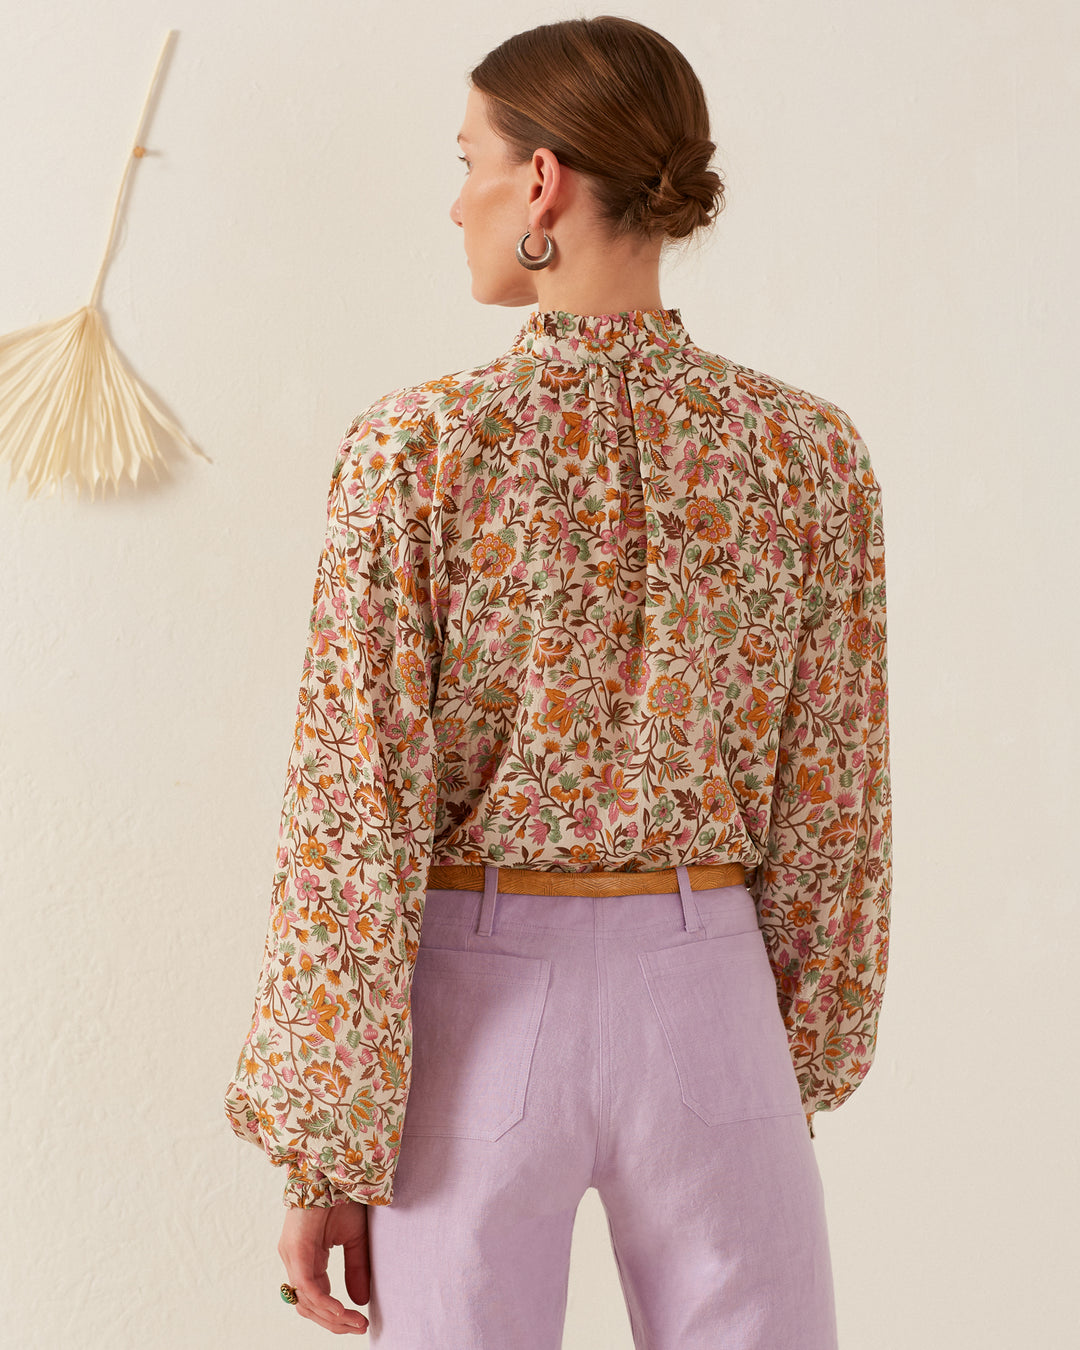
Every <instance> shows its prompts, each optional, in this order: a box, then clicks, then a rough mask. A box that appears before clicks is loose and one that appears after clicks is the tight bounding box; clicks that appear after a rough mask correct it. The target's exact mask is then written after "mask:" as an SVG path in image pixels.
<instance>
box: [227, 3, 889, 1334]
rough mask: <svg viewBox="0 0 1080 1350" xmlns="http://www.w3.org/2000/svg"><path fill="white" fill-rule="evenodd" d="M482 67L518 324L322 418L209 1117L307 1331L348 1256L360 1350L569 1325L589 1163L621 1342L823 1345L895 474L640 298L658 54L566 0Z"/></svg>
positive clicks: (700, 221)
mask: <svg viewBox="0 0 1080 1350" xmlns="http://www.w3.org/2000/svg"><path fill="white" fill-rule="evenodd" d="M470 78H471V82H472V88H471V89H470V90H469V93H468V99H467V106H466V110H465V117H464V121H463V124H462V127H461V131H460V134H459V138H458V139H459V142H460V145H461V148H462V158H463V159H464V161H465V172H466V177H465V181H464V183H463V185H462V188H461V193H460V196H459V198H458V200H457V201H455V202H454V204H453V206H452V208H451V212H450V214H451V218H452V219H453V220H454V222H455V223H456V224H457V225H459V226H461V227H462V229H463V231H464V245H465V253H466V257H467V260H468V263H469V266H470V268H471V270H472V288H473V295H474V297H475V298H476V299H477V300H478V301H480V302H481V303H482V304H498V305H509V306H515V305H535V306H536V308H535V309H534V310H533V311H532V312H531V313H530V314H529V316H528V318H527V319H526V320H525V322H524V324H523V325H522V327H521V329H520V331H519V332H518V334H517V335H516V337H515V338H514V340H513V342H512V343H511V345H510V346H509V348H508V349H507V350H506V351H505V352H503V353H501V354H500V355H499V356H497V357H496V358H494V359H493V360H491V361H489V362H486V363H484V364H483V365H480V366H478V367H475V368H473V369H469V370H465V371H459V372H455V373H453V374H450V375H446V376H443V377H442V378H439V379H435V380H430V381H428V382H426V383H422V384H418V385H412V386H408V387H406V388H402V389H397V390H394V391H393V392H391V393H389V394H387V395H385V396H384V397H382V398H380V399H378V400H377V401H376V402H375V403H374V404H373V405H372V406H371V407H370V408H368V409H366V410H365V411H364V412H363V413H362V414H361V415H360V416H358V417H357V418H356V419H355V420H354V421H353V423H352V425H351V426H350V427H349V429H348V431H347V433H346V435H345V438H344V440H343V442H342V444H341V446H340V447H339V450H338V455H337V459H336V462H335V464H334V470H333V474H332V477H331V485H330V494H329V499H328V503H327V534H326V543H325V547H324V549H323V553H322V556H321V558H320V562H319V568H318V575H317V578H316V584H315V592H314V604H313V609H312V615H311V627H310V642H309V644H308V649H307V654H306V658H305V663H304V671H303V683H302V687H301V692H300V703H299V709H298V717H297V724H296V736H295V741H294V746H293V752H292V756H291V759H290V765H289V774H288V784H287V791H286V798H285V805H284V809H283V811H282V816H281V825H280V835H279V850H278V872H277V875H276V878H275V884H274V895H273V905H272V913H271V920H270V926H269V931H268V935H267V941H266V947H265V951H264V959H263V968H262V974H261V978H260V982H259V986H258V991H257V996H256V1003H255V1012H254V1016H253V1019H252V1025H251V1030H250V1034H249V1035H248V1038H247V1041H246V1043H245V1045H244V1048H243V1050H242V1052H241V1054H240V1058H239V1062H238V1065H237V1070H236V1076H235V1078H234V1080H233V1081H232V1082H231V1083H230V1084H229V1089H228V1094H227V1098H226V1110H227V1113H228V1118H229V1120H230V1123H231V1124H232V1127H233V1129H234V1130H235V1131H236V1133H237V1135H238V1136H239V1137H240V1138H242V1139H247V1140H250V1141H251V1142H254V1143H256V1144H257V1145H259V1146H260V1147H261V1148H263V1149H265V1151H266V1152H267V1154H268V1155H269V1157H270V1158H271V1159H272V1161H273V1162H274V1163H276V1164H280V1165H284V1166H286V1167H287V1168H288V1182H287V1184H286V1188H285V1204H286V1206H287V1215H286V1221H285V1227H284V1231H283V1233H282V1236H281V1240H280V1242H279V1245H278V1251H279V1253H280V1255H281V1258H282V1260H283V1262H284V1265H285V1268H286V1270H287V1273H288V1279H289V1283H288V1284H287V1285H283V1286H282V1295H283V1297H285V1298H286V1300H287V1301H293V1302H295V1306H296V1308H297V1311H298V1312H299V1313H300V1314H301V1315H302V1316H304V1317H306V1318H308V1319H310V1320H311V1321H314V1322H317V1323H319V1324H320V1325H321V1326H325V1327H327V1328H329V1329H331V1330H334V1331H337V1332H343V1331H364V1330H366V1329H367V1325H368V1324H367V1319H366V1318H365V1317H364V1316H363V1315H362V1314H360V1313H358V1312H356V1311H354V1310H352V1309H346V1308H345V1306H344V1305H343V1304H342V1303H341V1302H340V1301H339V1300H338V1299H336V1298H335V1297H333V1296H332V1294H331V1293H330V1281H329V1278H328V1276H327V1256H328V1251H329V1248H330V1247H331V1246H333V1245H337V1244H340V1245H342V1246H343V1247H344V1249H345V1288H346V1290H347V1292H348V1294H349V1296H350V1298H351V1299H352V1300H353V1301H354V1302H355V1303H358V1304H369V1305H370V1313H371V1333H372V1337H373V1341H374V1342H375V1343H377V1344H383V1345H386V1346H388V1347H392V1350H407V1348H408V1350H411V1348H412V1347H421V1346H422V1347H424V1348H425V1350H429V1348H430V1350H433V1348H434V1347H442V1346H445V1347H453V1348H454V1350H467V1348H468V1347H473V1346H476V1347H479V1346H487V1345H498V1346H500V1347H501V1348H502V1350H526V1348H528V1350H550V1348H553V1347H556V1346H558V1345H559V1344H560V1341H561V1335H562V1327H563V1317H564V1313H565V1304H566V1289H567V1274H568V1259H569V1251H570V1241H571V1232H572V1228H573V1220H574V1214H575V1210H576V1207H577V1204H578V1202H579V1200H580V1197H581V1195H582V1194H583V1193H584V1191H585V1189H587V1188H588V1187H589V1186H590V1185H592V1186H596V1188H597V1189H598V1191H599V1193H600V1196H601V1199H602V1201H603V1203H604V1206H605V1210H606V1212H607V1215H608V1221H609V1225H610V1228H611V1235H612V1242H613V1247H614V1251H615V1255H616V1259H617V1262H618V1268H619V1273H620V1278H621V1280H622V1285H623V1289H624V1291H625V1295H626V1300H627V1307H628V1311H629V1315H630V1319H631V1323H632V1326H633V1332H634V1339H635V1344H637V1345H639V1346H642V1347H644V1346H649V1347H650V1350H675V1348H676V1347H678V1350H695V1348H696V1347H706V1346H708V1347H710V1350H712V1348H713V1347H715V1346H717V1345H720V1344H723V1345H725V1346H727V1347H730V1348H731V1350H735V1348H736V1347H738V1348H739V1350H750V1348H751V1347H753V1348H754V1350H766V1348H767V1350H827V1347H833V1346H835V1344H836V1329H835V1313H834V1306H833V1288H832V1277H831V1267H830V1260H829V1248H828V1236H827V1231H826V1224H825V1214H824V1207H823V1196H822V1187H821V1180H820V1176H819V1173H818V1170H817V1165H816V1160H815V1157H814V1152H813V1145H812V1142H811V1139H812V1134H813V1131H812V1128H811V1119H812V1115H813V1113H814V1112H815V1111H827V1110H833V1109H835V1108H836V1107H837V1106H839V1105H841V1104H842V1103H843V1102H845V1101H846V1100H847V1099H848V1097H849V1096H850V1095H851V1093H852V1092H853V1091H854V1090H855V1088H856V1087H857V1086H858V1084H859V1083H860V1082H861V1081H862V1080H863V1078H864V1077H865V1076H866V1073H867V1071H868V1069H869V1067H870V1063H871V1059H872V1057H873V1054H874V1048H875V1042H876V1029H877V1020H878V1013H879V1010H880V1006H881V1000H882V993H883V987H884V979H885V970H886V962H887V950H888V926H889V894H890V883H891V850H890V793H889V763H888V723H887V700H886V648H885V580H884V554H883V534H882V516H881V494H880V488H879V485H878V483H877V480H876V478H875V476H874V472H873V469H872V467H871V463H870V458H869V455H868V452H867V449H866V446H865V445H864V444H863V442H862V440H861V439H860V437H859V435H858V433H857V432H856V430H855V428H854V426H853V425H852V423H851V421H850V420H849V418H848V417H847V415H846V414H845V413H844V412H842V411H841V410H840V409H839V408H838V407H837V406H836V405H835V404H833V403H830V402H828V401H827V400H825V399H823V398H820V397H817V396H815V395H813V394H810V393H807V392H806V391H804V390H800V389H798V388H795V387H793V386H791V385H789V384H785V383H784V382H782V381H780V380H778V379H775V378H773V377H771V376H768V375H765V374H762V373H761V372H758V371H755V370H752V369H749V368H747V367H745V366H742V365H739V364H737V363H735V362H733V361H730V360H728V359H727V358H725V357H722V356H718V355H715V354H712V353H709V352H707V351H704V350H703V349H701V348H699V347H697V346H696V345H695V344H694V343H693V342H692V340H691V338H690V335H689V333H688V331H687V329H686V327H685V326H684V324H683V321H682V317H681V314H680V311H679V310H677V309H669V308H666V307H664V305H663V303H662V300H661V297H660V291H659V284H658V271H659V263H660V258H661V253H662V249H663V247H664V246H665V244H666V243H668V242H669V241H673V240H677V239H683V238H688V237H690V236H691V235H692V234H693V232H694V231H696V230H698V229H699V228H705V227H707V226H708V225H709V223H710V222H711V221H712V220H713V219H714V218H715V215H716V212H717V211H718V210H719V208H720V206H721V204H722V185H721V180H720V178H719V176H718V175H717V174H716V173H715V172H714V171H712V170H711V169H710V168H709V159H710V156H711V154H712V152H713V151H714V149H715V145H714V143H713V142H712V141H711V140H709V136H708V133H709V126H708V116H707V111H706V103H705V98H704V94H703V91H702V88H701V85H700V83H699V82H698V80H697V78H696V76H695V75H694V73H693V71H692V70H691V69H690V67H689V66H688V64H687V62H686V61H685V59H684V58H683V57H682V55H681V54H680V53H679V52H678V51H677V50H676V49H675V48H674V47H673V46H672V45H671V44H670V43H669V42H667V41H666V40H665V39H664V38H662V37H661V36H660V35H659V34H657V33H655V32H653V31H652V30H651V29H648V28H645V27H642V26H641V25H639V24H636V23H633V22H631V21H629V20H626V19H620V18H611V17H606V16H605V17H601V18H593V19H573V20H568V21H566V22H563V23H554V24H545V25H542V26H541V27H539V28H534V29H532V30H531V31H529V32H525V33H520V34H518V35H516V36H514V37H512V38H510V39H509V40H508V41H507V42H505V43H503V44H502V45H501V46H500V47H498V48H496V49H495V50H494V51H493V52H491V53H490V54H489V55H488V56H487V57H486V58H485V59H484V60H483V61H482V62H481V63H480V65H479V66H478V67H477V68H476V69H475V70H474V71H472V72H471V76H470ZM421 919H423V924H421ZM406 1099H408V1106H407V1109H406Z"/></svg>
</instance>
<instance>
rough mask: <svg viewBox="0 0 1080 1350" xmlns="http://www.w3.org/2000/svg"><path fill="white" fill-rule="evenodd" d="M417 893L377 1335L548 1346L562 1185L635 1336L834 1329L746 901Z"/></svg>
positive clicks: (376, 1235) (747, 1337)
mask: <svg viewBox="0 0 1080 1350" xmlns="http://www.w3.org/2000/svg"><path fill="white" fill-rule="evenodd" d="M677 872H678V879H679V890H678V893H675V892H671V893H663V892H660V893H642V894H633V893H631V894H626V895H616V896H603V897H596V896H580V895H542V896H541V895H524V894H516V893H512V892H500V891H499V890H498V889H497V886H498V868H497V867H494V866H487V867H485V869H484V876H485V888H484V891H483V893H481V892H479V891H460V890H429V891H428V892H427V894H426V897H425V910H424V916H423V920H422V924H421V938H420V946H419V949H418V951H417V957H416V964H415V967H414V970H413V983H412V995H411V1002H412V1018H413V1027H412V1030H413V1035H412V1044H413V1068H412V1081H411V1084H410V1090H409V1096H408V1100H407V1102H406V1108H405V1122H404V1126H403V1129H402V1138H401V1151H400V1154H399V1157H398V1162H397V1170H396V1174H395V1181H394V1199H393V1202H392V1203H391V1204H390V1205H371V1206H369V1209H368V1238H369V1249H370V1256H371V1276H372V1282H371V1299H370V1302H369V1304H368V1318H369V1324H370V1326H369V1335H370V1337H371V1344H372V1345H373V1346H377V1347H379V1348H380V1350H558V1347H560V1346H561V1344H562V1335H563V1325H564V1320H565V1314H566V1298H567V1287H568V1282H569V1261H570V1243H571V1234H572V1230H573V1225H574V1215H575V1212H576V1210H577V1206H578V1202H579V1201H580V1200H581V1197H582V1195H583V1194H584V1192H585V1190H586V1189H587V1188H588V1187H590V1186H594V1187H596V1189H597V1191H598V1192H599V1195H600V1200H601V1202H602V1204H603V1206H604V1210H605V1213H606V1215H607V1221H608V1227H609V1231H610V1235H611V1242H612V1247H613V1250H614V1255H615V1260H616V1265H617V1269H618V1274H619V1279H620V1281H621V1285H622V1290H623V1295H624V1297H625V1300H626V1306H627V1311H628V1314H629V1319H630V1325H631V1328H632V1333H633V1340H634V1345H635V1347H636V1350H706V1348H707V1350H836V1345H837V1339H836V1320H835V1308H834V1300H833V1279H832V1268H831V1262H830V1254H829V1240H828V1232H827V1226H826V1216H825V1207H824V1195H823V1188H822V1183H821V1177H820V1173H819V1171H818V1167H817V1161H816V1158H815V1156H814V1146H813V1141H812V1140H811V1138H810V1133H809V1130H808V1128H807V1124H806V1116H805V1114H804V1111H803V1107H802V1103H801V1100H800V1094H799V1088H798V1083H797V1081H796V1078H795V1071H794V1067H793V1065H792V1061H791V1055H790V1051H789V1048H788V1044H787V1034H786V1031H785V1028H784V1024H783V1019H782V1017H781V1014H780V1008H779V1004H778V1002H777V996H776V983H775V980H774V977H773V975H772V971H771V968H770V966H769V961H768V956H767V954H766V948H765V941H764V937H763V935H762V933H761V930H760V928H759V926H758V921H757V913H756V909H755V905H754V900H753V897H752V896H751V894H750V892H749V890H747V888H746V886H745V885H743V884H740V885H735V886H722V887H717V888H715V889H710V890H699V891H693V890H692V889H691V885H690V879H689V875H688V873H687V870H686V868H685V867H679V868H678V869H677Z"/></svg>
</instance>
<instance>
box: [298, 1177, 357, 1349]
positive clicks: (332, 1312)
mask: <svg viewBox="0 0 1080 1350" xmlns="http://www.w3.org/2000/svg"><path fill="white" fill-rule="evenodd" d="M337 1246H341V1247H343V1248H344V1249H345V1288H346V1290H347V1291H348V1294H349V1298H351V1299H352V1301H353V1302H354V1303H367V1302H368V1300H369V1299H370V1298H371V1266H370V1263H369V1261H368V1227H367V1205H365V1204H361V1203H360V1202H359V1201H357V1200H347V1201H346V1202H345V1203H344V1204H341V1205H334V1206H332V1207H330V1208H327V1207H325V1206H319V1207H315V1208H311V1209H301V1208H297V1207H290V1208H288V1209H287V1210H286V1211H285V1227H284V1228H283V1229H282V1230H281V1238H280V1239H279V1241H278V1248H277V1249H278V1255H279V1256H280V1257H281V1259H282V1261H283V1262H284V1263H285V1269H286V1271H288V1278H289V1283H290V1284H291V1285H292V1286H293V1287H294V1288H295V1290H296V1298H297V1301H296V1303H295V1305H294V1306H295V1308H296V1311H297V1312H298V1313H299V1314H300V1315H301V1317H307V1318H309V1319H310V1320H311V1321H312V1322H318V1324H319V1326H321V1327H326V1328H327V1330H328V1331H335V1332H337V1333H338V1335H347V1334H348V1333H350V1332H359V1333H360V1334H361V1335H363V1334H364V1332H366V1331H367V1329H368V1319H367V1318H366V1317H365V1316H364V1314H363V1313H362V1312H355V1311H354V1310H353V1309H352V1308H346V1307H345V1305H344V1304H343V1303H340V1302H339V1301H338V1300H337V1299H336V1298H334V1297H333V1295H332V1294H331V1293H330V1276H329V1275H328V1274H327V1273H326V1264H327V1260H328V1259H329V1256H330V1248H331V1247H337Z"/></svg>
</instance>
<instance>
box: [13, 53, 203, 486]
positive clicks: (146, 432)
mask: <svg viewBox="0 0 1080 1350" xmlns="http://www.w3.org/2000/svg"><path fill="white" fill-rule="evenodd" d="M174 31H175V30H170V31H169V33H168V35H167V36H166V38H165V44H164V46H163V47H162V49H161V54H160V56H159V57H158V62H157V66H156V67H155V68H154V75H153V79H151V81H150V91H149V92H148V93H147V96H146V102H145V103H144V104H143V110H142V114H141V115H140V117H139V126H138V130H137V132H136V136H135V146H134V148H133V150H132V154H131V156H130V157H129V159H128V162H127V166H126V168H125V170H124V177H123V180H122V182H121V184H120V191H119V193H118V194H117V198H116V206H115V207H114V209H113V218H112V224H111V226H110V228H109V238H108V242H107V243H106V245H105V256H104V258H103V259H102V262H101V267H100V269H99V270H98V275H97V280H96V282H95V283H94V289H93V292H92V294H91V297H90V303H89V304H87V305H84V306H83V307H82V308H81V309H77V310H76V311H75V312H74V313H73V314H68V315H66V316H65V317H64V318H62V319H54V320H52V321H51V322H49V323H41V324H35V325H33V326H32V327H29V328H20V329H19V330H18V331H16V332H14V333H8V334H6V335H3V336H0V460H7V461H8V462H9V463H10V466H11V475H10V479H9V485H10V483H13V482H14V480H15V477H16V475H17V474H18V473H19V471H20V469H21V470H22V471H23V473H24V474H25V475H26V479H27V485H28V488H29V495H30V496H32V497H33V496H37V494H38V492H39V490H40V489H41V488H42V486H44V485H46V484H47V485H49V486H50V489H51V491H55V489H56V486H57V485H58V484H60V485H61V492H62V490H63V489H62V484H63V481H64V479H65V478H66V477H67V475H69V474H70V475H71V476H72V477H73V478H74V480H75V486H76V492H78V491H79V490H80V488H81V487H82V486H83V485H85V486H88V487H89V488H90V493H91V496H92V497H93V495H94V494H95V489H96V487H97V484H98V483H99V482H102V481H104V482H105V483H110V482H111V483H112V485H113V487H114V488H116V489H117V490H119V481H120V479H121V477H122V476H123V475H124V474H125V473H126V474H127V475H128V476H129V477H130V478H131V480H132V482H137V481H138V476H139V469H140V467H141V466H142V465H143V464H149V465H150V466H151V467H152V468H153V470H154V474H155V476H157V466H158V465H159V464H164V462H165V461H164V460H163V459H162V457H161V454H160V453H159V451H158V447H157V443H156V439H155V435H154V425H155V424H156V425H157V426H159V427H161V429H162V430H163V431H165V432H166V433H167V434H168V435H170V436H172V437H173V438H175V440H176V441H178V442H179V443H180V444H182V445H185V446H186V447H187V448H188V449H189V450H191V451H193V452H194V453H195V454H196V455H200V456H201V457H202V458H203V459H205V460H207V462H208V463H212V462H213V461H211V460H210V458H209V456H208V455H205V454H203V452H202V451H201V450H200V449H199V448H198V446H197V445H195V444H193V443H192V441H190V440H189V439H188V437H187V436H186V435H185V434H184V432H183V431H182V430H181V429H180V427H179V426H178V425H177V424H176V422H175V421H174V420H173V419H172V418H171V417H169V415H168V414H167V413H166V412H165V411H164V409H162V408H161V407H160V406H159V405H158V403H157V402H156V400H155V399H154V397H153V395H152V394H151V393H150V392H149V390H148V389H147V388H146V387H145V386H144V385H143V384H142V383H141V382H140V381H139V380H138V379H137V378H136V377H135V375H133V374H132V373H131V371H130V370H129V369H128V367H127V364H126V362H125V361H124V358H123V357H122V356H121V354H120V352H119V351H118V350H117V349H116V347H115V345H114V344H113V342H112V340H111V339H110V337H109V335H108V333H107V332H106V331H105V324H104V320H103V316H102V314H101V311H100V310H99V309H98V307H97V297H98V293H99V291H100V289H101V281H102V278H103V276H104V274H105V267H106V265H107V263H108V261H109V253H110V249H111V248H112V242H113V237H114V235H115V233H116V222H117V218H118V216H119V212H120V203H121V201H122V200H123V196H124V188H125V187H126V185H127V180H128V174H129V173H130V170H131V165H132V163H133V161H134V160H135V159H141V158H142V157H143V155H144V154H145V151H144V149H143V147H142V145H141V144H140V143H139V142H140V140H141V134H142V129H143V122H144V121H145V119H146V110H147V108H148V106H149V103H150V98H151V95H152V94H153V91H154V86H155V84H156V82H157V77H158V72H159V71H160V69H161V63H162V61H163V59H164V57H165V53H166V51H167V50H168V47H169V43H170V41H171V40H172V37H173V33H174Z"/></svg>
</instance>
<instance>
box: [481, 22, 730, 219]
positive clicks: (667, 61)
mask: <svg viewBox="0 0 1080 1350" xmlns="http://www.w3.org/2000/svg"><path fill="white" fill-rule="evenodd" d="M468 78H469V79H470V80H471V82H472V84H473V87H474V88H475V89H478V90H479V91H480V93H482V94H483V95H485V97H486V99H487V101H488V102H487V111H488V118H489V121H490V123H491V126H492V128H493V130H494V131H495V132H496V133H497V134H498V135H499V136H501V137H502V139H503V140H505V141H506V142H507V143H508V145H509V153H510V156H511V160H512V162H513V163H514V164H524V163H525V162H526V161H527V160H529V159H530V158H531V157H532V154H533V151H534V150H536V149H537V148H538V147H540V146H544V147H546V148H547V149H550V150H551V151H552V152H553V153H554V154H555V156H556V157H557V159H558V161H559V163H560V164H563V165H565V166H566V167H567V168H568V169H574V170H576V171H577V172H579V173H582V174H585V175H587V176H588V178H589V179H590V180H591V181H590V187H591V188H592V191H593V196H594V197H595V199H596V203H597V207H598V210H599V213H600V216H601V219H603V220H605V221H606V222H607V223H608V224H609V225H610V226H611V228H612V232H613V234H616V235H637V236H639V237H641V238H645V239H654V238H656V237H657V236H658V235H660V236H663V237H664V238H667V239H683V238H686V237H688V236H689V235H691V234H692V233H693V232H694V231H695V230H697V229H701V228H704V227H706V226H708V225H710V224H712V222H713V221H714V220H715V218H716V216H717V215H719V213H720V211H721V210H722V209H723V202H724V187H723V180H722V179H721V177H720V175H719V174H718V173H716V172H715V171H714V170H713V169H711V168H709V162H710V160H711V158H712V155H713V152H714V151H715V149H716V144H715V142H713V141H711V140H710V139H709V112H708V107H707V105H706V101H705V91H704V90H703V89H702V87H701V81H700V80H699V79H698V77H697V76H696V75H695V74H694V71H693V69H692V68H691V66H690V63H689V62H688V61H687V60H686V58H685V57H684V56H683V54H682V52H680V51H679V49H678V48H677V47H675V46H674V45H673V44H672V43H670V42H669V41H668V40H667V38H665V37H662V36H661V35H660V34H659V33H657V32H654V30H653V29H651V28H646V27H645V26H644V25H643V24H640V23H635V22H634V21H633V20H632V19H623V18H619V17H617V16H615V15H612V14H600V15H596V16H595V17H593V18H590V19H565V20H563V21H562V22H560V23H545V24H541V25H540V26H539V27H537V28H530V29H528V30H527V31H526V32H523V33H515V34H514V35H513V36H512V37H509V38H507V39H506V41H505V42H503V43H501V44H500V45H499V46H498V47H495V48H494V49H493V50H492V51H490V52H488V54H487V56H485V57H484V59H483V60H482V61H481V62H480V63H479V65H477V66H475V67H474V68H473V69H472V70H471V71H470V72H469V76H468Z"/></svg>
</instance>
